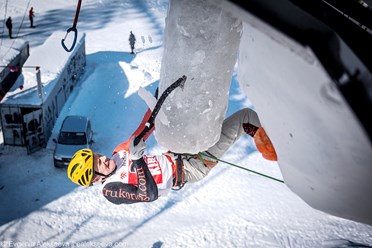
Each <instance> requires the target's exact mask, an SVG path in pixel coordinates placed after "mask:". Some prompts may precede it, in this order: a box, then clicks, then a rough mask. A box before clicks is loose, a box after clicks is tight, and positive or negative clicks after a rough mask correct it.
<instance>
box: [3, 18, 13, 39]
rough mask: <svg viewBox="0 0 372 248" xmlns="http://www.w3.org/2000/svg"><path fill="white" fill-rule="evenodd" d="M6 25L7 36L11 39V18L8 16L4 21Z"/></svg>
mask: <svg viewBox="0 0 372 248" xmlns="http://www.w3.org/2000/svg"><path fill="white" fill-rule="evenodd" d="M5 25H6V27H7V28H8V31H9V38H10V39H13V37H12V28H13V23H12V18H11V17H10V16H9V17H8V19H7V20H6V23H5Z"/></svg>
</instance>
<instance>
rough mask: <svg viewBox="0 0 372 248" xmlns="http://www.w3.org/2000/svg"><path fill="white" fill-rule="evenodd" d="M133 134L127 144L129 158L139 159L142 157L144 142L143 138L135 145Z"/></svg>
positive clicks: (144, 147) (144, 148)
mask: <svg viewBox="0 0 372 248" xmlns="http://www.w3.org/2000/svg"><path fill="white" fill-rule="evenodd" d="M135 138H136V137H135V136H133V138H132V140H131V142H130V145H129V152H130V154H129V158H130V160H139V159H141V158H142V157H143V155H144V154H145V150H146V143H145V141H144V140H143V139H141V140H140V142H139V143H138V144H137V145H134V140H135Z"/></svg>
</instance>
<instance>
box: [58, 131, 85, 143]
mask: <svg viewBox="0 0 372 248" xmlns="http://www.w3.org/2000/svg"><path fill="white" fill-rule="evenodd" d="M58 143H59V144H62V145H85V144H86V143H87V138H86V136H85V133H75V132H61V133H60V134H59V138H58Z"/></svg>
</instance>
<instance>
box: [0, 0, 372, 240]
mask: <svg viewBox="0 0 372 248" xmlns="http://www.w3.org/2000/svg"><path fill="white" fill-rule="evenodd" d="M5 2H6V3H8V1H5V0H0V9H1V11H4V10H5V9H6V8H5V7H4V4H5ZM75 2H76V1H72V0H69V1H65V0H64V1H62V0H56V1H51V2H48V3H39V2H36V1H35V2H33V1H31V4H30V5H28V3H29V1H26V0H19V1H17V5H15V4H14V2H9V3H8V6H7V13H4V12H0V13H1V14H2V16H7V15H12V18H13V22H14V26H15V27H19V26H20V23H21V20H22V18H23V14H24V12H25V10H26V9H27V8H28V6H31V5H32V6H33V7H34V10H35V12H36V17H35V21H34V22H35V25H36V26H37V27H36V29H32V30H30V29H29V28H27V26H28V20H27V18H26V19H25V21H24V23H23V24H22V27H21V28H20V29H19V32H18V37H19V38H22V39H25V40H28V41H29V42H30V45H31V48H30V50H31V53H32V50H33V49H35V48H36V47H38V46H40V45H42V43H43V41H44V40H45V39H46V38H47V37H49V36H50V35H51V34H52V33H53V31H57V30H58V31H61V30H62V31H64V30H66V29H67V28H68V27H70V26H71V24H72V21H73V15H74V13H75V9H74V8H75ZM166 10H167V1H148V2H146V4H145V3H142V4H139V3H138V2H137V1H130V0H127V1H108V0H87V1H83V5H82V10H81V16H80V18H79V24H78V29H79V32H80V33H83V32H85V33H86V35H87V37H86V51H87V68H86V73H85V74H84V76H83V78H82V80H81V82H80V83H79V87H77V88H76V89H75V90H74V92H73V93H72V95H71V96H70V98H69V100H68V102H67V103H66V105H65V107H64V109H63V111H62V113H61V115H60V117H59V118H58V121H57V123H56V126H55V129H54V130H53V134H54V135H56V134H57V132H58V129H59V126H60V125H61V122H62V120H63V118H64V116H66V115H69V114H83V115H86V116H88V117H89V118H91V120H92V125H93V129H94V132H95V133H94V140H95V143H94V145H93V149H94V150H96V151H98V152H101V153H104V154H107V155H109V154H111V152H112V150H113V148H114V147H115V146H116V145H117V144H118V143H120V142H121V141H123V140H125V139H126V138H127V137H128V135H130V134H131V133H132V132H133V131H134V130H135V128H136V126H137V124H138V123H139V121H140V120H141V118H142V115H143V113H144V112H145V110H146V105H145V103H144V102H143V101H142V100H141V99H140V97H139V96H138V95H137V94H136V91H137V90H138V88H139V87H140V86H142V87H146V89H148V90H149V91H151V92H154V91H155V89H156V87H157V85H158V80H159V74H160V64H161V58H162V51H163V48H162V34H163V30H164V20H165V16H166ZM130 30H132V31H133V33H134V34H135V35H136V37H137V42H138V43H137V49H138V51H137V54H136V55H135V56H133V55H131V54H129V51H130V48H129V44H128V42H127V39H128V36H129V31H130ZM141 36H143V37H145V38H146V39H145V43H142V41H141ZM149 37H151V38H149ZM1 38H2V39H6V32H3V34H2V36H1ZM150 40H151V42H150ZM46 54H47V55H48V56H53V52H52V51H46ZM40 59H42V58H40ZM247 106H250V107H253V106H252V104H251V102H250V101H249V99H247V98H246V97H245V95H244V93H242V91H240V89H239V87H238V83H237V80H236V77H235V76H234V77H233V79H232V85H231V90H230V97H229V109H228V114H231V113H232V112H234V111H236V110H238V109H240V108H243V107H247ZM0 139H2V137H0ZM147 143H148V152H149V153H151V154H156V153H159V152H162V151H163V150H164V148H162V147H160V146H158V145H157V143H156V141H155V139H154V137H153V136H151V138H150V139H149V141H148V142H147ZM0 153H1V154H0V198H1V199H2V201H1V211H0V225H1V226H0V234H1V235H0V237H1V238H0V241H1V242H0V247H11V246H12V245H13V246H16V245H18V246H23V247H27V246H28V247H44V246H48V247H62V246H72V247H78V246H85V247H109V246H115V247H132V246H134V247H196V246H198V247H346V246H347V245H348V242H347V240H351V241H353V242H357V243H361V244H364V245H370V246H372V226H369V225H364V224H361V223H357V222H353V221H350V220H346V219H341V218H338V217H335V216H331V215H328V214H325V213H322V212H320V211H317V210H315V209H313V208H311V207H309V206H308V205H307V204H306V203H305V202H304V201H303V200H301V199H300V198H299V197H298V196H296V195H295V194H294V193H293V192H291V191H290V190H289V189H288V187H287V186H286V185H285V184H282V183H279V182H276V181H273V180H270V179H268V178H265V177H261V176H258V175H255V174H252V173H250V172H247V171H245V170H242V169H239V168H235V167H232V166H229V165H227V164H223V163H220V164H219V165H218V166H217V167H216V168H215V169H214V170H213V171H212V172H211V173H210V174H209V175H208V177H207V178H205V179H204V180H203V181H201V182H198V183H195V184H192V185H191V184H190V185H186V186H185V187H184V188H183V189H182V190H181V191H173V192H171V193H170V194H169V196H168V197H165V198H161V199H159V200H158V201H156V202H153V203H149V204H148V203H147V204H146V203H144V204H135V205H128V206H124V205H122V206H116V205H113V204H111V203H109V202H107V201H106V200H105V199H104V198H103V197H102V196H101V195H100V192H99V187H91V188H88V189H85V188H79V187H76V185H75V184H73V183H71V182H70V181H69V179H68V178H67V176H66V173H65V170H61V169H56V168H54V167H53V158H52V154H53V143H52V142H50V141H49V143H48V146H47V148H45V149H43V150H41V151H39V152H36V153H34V154H32V155H29V156H28V155H27V152H26V149H25V148H23V147H10V146H4V145H3V144H2V143H1V141H0ZM223 159H224V160H226V161H229V162H231V163H236V164H238V165H240V166H243V167H245V168H249V169H253V170H256V171H259V172H261V173H265V174H268V175H270V176H273V177H276V178H279V179H281V172H280V170H279V167H278V165H277V163H275V162H267V161H265V160H263V159H262V158H261V156H260V154H258V153H257V151H256V149H255V146H254V144H253V143H252V140H251V139H250V138H248V137H244V138H241V139H240V140H239V141H238V142H237V143H236V144H235V145H234V146H233V147H232V148H231V149H230V150H229V152H228V153H227V154H226V155H225V156H224V158H223ZM361 204H362V203H361Z"/></svg>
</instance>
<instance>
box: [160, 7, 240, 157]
mask: <svg viewBox="0 0 372 248" xmlns="http://www.w3.org/2000/svg"><path fill="white" fill-rule="evenodd" d="M241 30H242V23H241V22H240V21H239V20H238V19H236V18H235V17H233V15H231V14H230V13H228V12H226V11H224V10H223V9H221V8H220V7H218V6H216V5H214V4H213V1H206V0H204V1H200V0H170V2H169V9H168V14H167V17H166V26H165V33H164V43H163V46H164V53H163V57H162V63H161V72H160V86H159V93H162V92H163V91H164V90H165V89H166V87H168V86H169V85H170V84H172V83H173V82H174V81H175V80H176V79H178V78H179V77H181V76H182V75H186V76H187V81H186V84H185V87H184V89H183V90H181V89H176V90H175V91H174V92H173V93H172V94H171V95H170V96H169V97H168V99H167V100H166V101H165V103H164V105H163V110H164V112H165V114H166V116H167V118H168V120H169V125H164V124H162V123H161V122H160V121H159V120H158V121H156V122H155V127H156V131H155V137H156V139H157V141H158V143H159V144H160V145H162V146H163V147H165V148H167V149H169V150H171V151H174V152H180V153H181V152H188V153H197V152H199V151H204V150H206V149H208V148H209V147H210V146H212V145H214V144H215V143H216V142H217V141H218V139H219V137H220V131H221V125H222V121H223V119H224V117H225V114H226V111H227V104H228V96H229V89H230V82H231V77H232V72H233V69H234V65H235V62H236V59H237V51H238V47H239V42H240V36H241Z"/></svg>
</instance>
